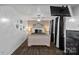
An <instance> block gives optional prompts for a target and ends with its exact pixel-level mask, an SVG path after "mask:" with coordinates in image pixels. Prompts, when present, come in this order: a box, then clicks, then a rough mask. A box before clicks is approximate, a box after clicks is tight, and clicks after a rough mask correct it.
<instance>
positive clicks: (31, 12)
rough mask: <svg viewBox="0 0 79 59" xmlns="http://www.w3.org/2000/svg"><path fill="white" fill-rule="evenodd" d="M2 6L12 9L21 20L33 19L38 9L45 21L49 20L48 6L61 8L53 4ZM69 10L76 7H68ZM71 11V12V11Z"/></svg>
mask: <svg viewBox="0 0 79 59" xmlns="http://www.w3.org/2000/svg"><path fill="white" fill-rule="evenodd" d="M2 6H8V7H11V8H13V9H14V11H15V12H16V13H17V14H18V15H19V16H20V17H21V18H25V19H26V18H27V17H29V18H33V19H34V17H35V16H36V15H37V14H38V9H40V13H41V15H43V17H45V18H46V19H51V13H50V6H62V5H58V4H57V5H55V4H10V5H9V4H2V5H0V7H2ZM70 6H71V9H74V8H75V6H76V5H70ZM72 11H73V10H72Z"/></svg>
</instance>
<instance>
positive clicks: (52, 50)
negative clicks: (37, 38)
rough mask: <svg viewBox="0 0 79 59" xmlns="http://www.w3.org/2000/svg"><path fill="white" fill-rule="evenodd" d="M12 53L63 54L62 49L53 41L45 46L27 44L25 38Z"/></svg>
mask: <svg viewBox="0 0 79 59" xmlns="http://www.w3.org/2000/svg"><path fill="white" fill-rule="evenodd" d="M12 55H63V51H61V50H59V49H57V48H56V47H55V45H54V44H53V43H51V46H50V47H47V46H31V47H28V46H27V40H26V41H25V42H24V43H23V44H22V45H21V46H20V47H19V48H18V49H17V50H16V51H15V52H14V53H13V54H12Z"/></svg>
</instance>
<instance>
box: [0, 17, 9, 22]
mask: <svg viewBox="0 0 79 59" xmlns="http://www.w3.org/2000/svg"><path fill="white" fill-rule="evenodd" d="M0 20H1V22H2V23H6V22H9V19H7V18H1V19H0Z"/></svg>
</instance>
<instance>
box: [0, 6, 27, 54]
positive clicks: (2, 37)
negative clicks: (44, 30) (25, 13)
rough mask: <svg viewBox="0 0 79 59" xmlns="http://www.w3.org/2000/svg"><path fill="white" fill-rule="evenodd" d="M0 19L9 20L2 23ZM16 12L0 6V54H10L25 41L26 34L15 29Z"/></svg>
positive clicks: (17, 17) (17, 16)
mask: <svg viewBox="0 0 79 59" xmlns="http://www.w3.org/2000/svg"><path fill="white" fill-rule="evenodd" d="M1 18H7V19H9V21H8V22H2V21H1ZM19 19H20V18H19V15H18V14H17V13H16V11H15V10H14V9H13V8H11V7H7V6H0V54H1V55H4V54H11V53H13V51H14V50H15V49H16V48H18V47H19V46H20V45H21V44H22V43H23V42H24V40H25V39H26V33H25V32H24V31H20V30H18V29H16V26H15V24H16V23H17V20H19Z"/></svg>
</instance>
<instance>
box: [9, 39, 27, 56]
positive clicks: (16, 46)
mask: <svg viewBox="0 0 79 59" xmlns="http://www.w3.org/2000/svg"><path fill="white" fill-rule="evenodd" d="M25 40H26V38H24V39H23V40H21V41H19V42H17V43H18V44H17V45H15V47H14V48H13V49H12V50H11V51H10V52H9V53H8V55H11V54H12V53H13V52H14V51H15V50H16V49H17V48H18V47H19V46H20V45H21V44H22V43H23V42H24V41H25Z"/></svg>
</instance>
